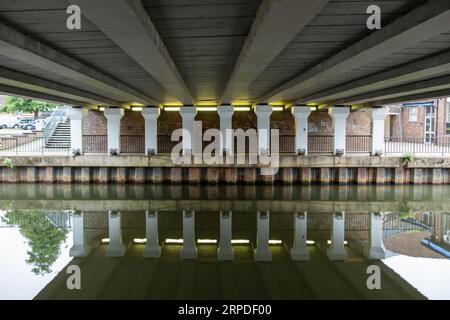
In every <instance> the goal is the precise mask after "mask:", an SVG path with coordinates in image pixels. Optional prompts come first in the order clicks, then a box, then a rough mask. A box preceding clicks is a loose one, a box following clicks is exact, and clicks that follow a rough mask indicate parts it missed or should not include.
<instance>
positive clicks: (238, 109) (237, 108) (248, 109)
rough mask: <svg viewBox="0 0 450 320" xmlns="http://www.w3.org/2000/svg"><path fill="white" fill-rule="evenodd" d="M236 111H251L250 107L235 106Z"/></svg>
mask: <svg viewBox="0 0 450 320" xmlns="http://www.w3.org/2000/svg"><path fill="white" fill-rule="evenodd" d="M234 111H250V107H234Z"/></svg>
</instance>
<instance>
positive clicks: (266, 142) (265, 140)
mask: <svg viewBox="0 0 450 320" xmlns="http://www.w3.org/2000/svg"><path fill="white" fill-rule="evenodd" d="M255 113H256V118H257V128H258V154H259V155H268V154H269V153H270V115H271V114H272V107H271V106H266V105H259V106H256V107H255Z"/></svg>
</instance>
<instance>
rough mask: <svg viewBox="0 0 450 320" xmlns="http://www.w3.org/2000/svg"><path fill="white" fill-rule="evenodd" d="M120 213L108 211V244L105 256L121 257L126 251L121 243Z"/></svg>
mask: <svg viewBox="0 0 450 320" xmlns="http://www.w3.org/2000/svg"><path fill="white" fill-rule="evenodd" d="M121 221H122V217H121V213H120V212H118V211H110V212H109V245H108V248H107V249H106V256H107V257H123V256H124V254H125V251H126V248H125V245H124V244H123V243H122V229H121Z"/></svg>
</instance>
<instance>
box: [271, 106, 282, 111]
mask: <svg viewBox="0 0 450 320" xmlns="http://www.w3.org/2000/svg"><path fill="white" fill-rule="evenodd" d="M283 110H284V108H283V107H272V111H283Z"/></svg>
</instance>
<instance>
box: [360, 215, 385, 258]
mask: <svg viewBox="0 0 450 320" xmlns="http://www.w3.org/2000/svg"><path fill="white" fill-rule="evenodd" d="M385 253H386V252H385V249H384V245H383V214H381V213H371V214H370V238H369V244H368V246H367V247H366V248H364V255H365V256H366V258H367V259H370V260H381V259H384V258H385Z"/></svg>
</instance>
